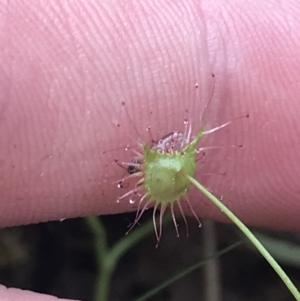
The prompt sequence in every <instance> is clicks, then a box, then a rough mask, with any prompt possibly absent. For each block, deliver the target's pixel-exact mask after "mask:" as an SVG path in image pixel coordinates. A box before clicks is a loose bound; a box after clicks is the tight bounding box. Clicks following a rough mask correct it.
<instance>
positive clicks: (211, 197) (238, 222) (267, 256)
mask: <svg viewBox="0 0 300 301" xmlns="http://www.w3.org/2000/svg"><path fill="white" fill-rule="evenodd" d="M185 176H186V178H187V179H188V180H189V181H190V182H191V183H192V184H193V185H195V186H196V187H197V188H198V189H199V190H200V191H201V192H202V193H203V194H204V195H205V196H206V197H207V198H208V199H209V200H210V201H212V202H213V203H214V204H215V205H216V206H217V207H218V208H219V209H220V210H221V211H222V212H223V213H224V214H225V215H227V217H229V218H230V219H231V221H232V222H233V223H235V224H236V226H237V227H238V228H239V229H240V230H241V231H242V232H243V233H244V234H245V235H246V236H247V237H248V239H249V240H250V241H251V242H252V243H253V245H254V246H255V247H256V248H257V250H258V251H259V252H260V253H261V254H262V256H263V257H264V258H265V259H266V260H267V261H268V262H269V264H270V265H271V266H272V268H273V269H274V270H275V272H276V273H277V274H278V275H279V277H280V278H281V279H282V281H283V282H284V284H285V285H286V286H287V288H288V289H289V290H290V292H291V293H292V295H293V296H294V297H295V299H296V300H297V301H300V293H299V291H298V289H297V288H296V286H295V285H294V284H293V282H292V281H291V280H290V278H289V277H288V275H287V274H286V273H285V272H284V271H283V269H282V268H281V267H280V265H279V264H278V263H277V262H276V261H275V259H274V258H273V257H272V256H271V254H270V253H269V252H268V251H267V250H266V249H265V247H264V246H263V245H262V244H261V243H260V241H259V240H258V239H257V238H256V237H255V236H254V235H253V234H252V232H251V231H250V230H249V229H248V228H247V227H246V226H245V225H244V224H243V223H242V221H241V220H240V219H239V218H238V217H237V216H236V215H234V214H233V213H232V212H231V211H230V210H229V209H228V208H227V207H226V206H225V205H224V204H223V203H222V202H221V201H220V200H218V199H217V198H216V197H215V196H214V195H213V194H212V193H211V192H209V191H208V190H207V189H206V188H205V187H204V186H203V185H201V184H200V183H199V182H198V181H197V180H195V179H194V178H192V177H191V176H189V175H185Z"/></svg>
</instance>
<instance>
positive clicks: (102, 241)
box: [85, 216, 113, 301]
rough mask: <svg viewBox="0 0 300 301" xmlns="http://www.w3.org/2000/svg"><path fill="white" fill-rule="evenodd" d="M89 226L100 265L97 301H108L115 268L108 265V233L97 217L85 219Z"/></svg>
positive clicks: (96, 289) (95, 298)
mask: <svg viewBox="0 0 300 301" xmlns="http://www.w3.org/2000/svg"><path fill="white" fill-rule="evenodd" d="M85 220H86V222H87V224H88V226H89V227H90V229H91V231H92V232H93V234H94V237H95V248H96V255H97V256H96V259H97V265H98V271H99V272H98V274H97V279H96V282H95V283H96V287H95V297H94V300H95V301H107V300H108V295H109V288H110V282H111V276H112V272H113V268H112V267H111V266H110V265H108V264H107V260H106V258H107V254H109V251H108V248H107V240H106V232H105V229H104V226H103V224H102V223H101V221H100V220H99V218H98V217H97V216H89V217H86V218H85Z"/></svg>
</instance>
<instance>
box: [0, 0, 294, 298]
mask: <svg viewBox="0 0 300 301" xmlns="http://www.w3.org/2000/svg"><path fill="white" fill-rule="evenodd" d="M260 2H262V1H233V0H230V1H208V0H203V1H188V0H185V1H179V0H178V1H138V0H132V1H127V0H120V1H111V0H107V1H106V0H102V1H93V0H90V1H86V0H85V1H80V0H77V1H72V0H56V1H54V0H48V1H42V2H41V1H35V0H28V1H0V43H1V46H0V67H1V72H0V83H1V86H0V135H1V136H0V137H1V143H0V200H1V202H0V225H1V226H2V227H6V226H12V225H21V224H29V223H37V222H42V221H48V220H57V219H61V218H71V217H77V216H86V215H91V214H93V215H95V214H112V213H118V212H124V211H130V210H134V208H135V206H132V205H130V204H129V203H128V200H124V201H122V202H120V203H119V204H117V203H116V198H117V196H119V195H120V194H122V193H123V191H121V192H120V190H118V189H116V186H115V185H108V183H109V182H111V181H115V180H116V179H118V178H120V177H122V175H123V174H124V171H123V170H121V169H120V168H119V167H118V166H116V165H115V164H114V163H113V161H114V159H119V160H121V161H122V160H129V159H130V158H131V157H132V154H131V153H128V152H125V150H124V149H125V146H126V145H127V144H131V145H133V144H136V142H137V141H139V139H143V140H147V139H148V140H149V135H148V133H146V131H145V128H146V127H147V125H150V126H151V128H152V134H153V136H154V137H156V138H159V137H162V136H163V135H165V134H167V133H169V132H171V131H173V130H177V129H179V130H182V129H183V120H184V118H186V117H187V118H188V119H189V120H191V122H192V125H193V133H195V132H196V131H197V127H198V126H199V116H201V112H202V111H201V110H202V108H203V106H204V104H205V103H207V101H208V99H209V98H210V95H211V91H212V86H213V80H212V78H211V73H214V74H215V75H216V77H215V89H214V92H215V93H214V95H213V98H212V101H211V103H210V105H209V107H208V109H207V112H206V114H205V120H204V124H205V127H206V128H211V127H214V126H217V125H220V124H222V123H224V122H227V121H229V120H232V119H233V118H235V117H240V116H242V115H245V114H247V113H248V114H250V118H249V119H241V120H238V121H235V122H233V123H232V124H231V125H230V126H229V127H227V128H226V129H224V130H222V131H219V132H217V133H215V134H212V135H210V136H209V137H207V139H206V140H205V141H204V142H203V144H201V146H211V145H214V146H218V145H223V146H224V145H230V144H235V145H239V144H243V146H244V148H243V149H236V148H230V147H223V148H221V149H218V150H215V151H212V152H207V156H206V158H205V162H204V163H203V164H201V165H200V166H201V169H200V170H199V176H198V178H199V180H202V182H203V183H204V184H205V185H206V186H208V187H209V188H210V189H212V190H213V191H215V192H216V193H217V195H219V196H220V195H222V196H223V197H224V202H225V203H226V204H227V205H228V206H230V208H231V209H232V210H233V211H234V212H235V213H236V214H237V215H238V216H240V217H241V219H242V220H243V221H245V222H246V223H247V224H250V225H255V226H263V227H268V228H274V229H278V230H292V231H299V230H300V218H299V216H300V213H299V212H300V185H299V180H298V179H299V177H300V169H299V168H298V165H299V163H300V152H299V128H300V121H299V117H298V115H299V111H300V101H299V91H300V72H299V70H300V52H299V47H300V32H299V28H300V19H299V15H300V4H299V1H291V0H290V1H275V0H270V1H263V3H260ZM195 84H198V86H199V88H198V89H195ZM121 101H124V102H125V103H126V110H127V112H128V115H130V118H129V117H128V115H127V114H125V111H124V108H122V106H121ZM186 110H188V113H186V114H185V113H184V112H185V111H186ZM117 123H119V124H120V127H117V126H116V125H115V124H117ZM134 128H137V129H138V133H137V132H136V131H135V129H134ZM115 148H118V149H117V150H112V149H115ZM107 150H108V151H107ZM104 151H107V152H106V153H105V154H103V152H104ZM223 172H226V175H225V176H218V175H216V174H217V173H223ZM206 173H212V174H213V175H212V176H205V174H206ZM124 192H125V191H124ZM190 199H191V201H192V202H193V207H194V209H195V210H196V212H197V214H198V215H199V216H200V217H210V218H213V219H216V220H224V221H225V219H224V217H223V216H222V214H221V213H220V212H218V210H216V209H215V208H214V207H213V206H212V205H209V203H208V201H206V200H205V199H203V198H201V196H199V195H198V194H193V196H190ZM186 213H187V214H189V210H188V209H186ZM0 296H1V300H15V301H17V300H31V301H32V300H42V301H46V300H49V301H51V300H55V299H56V298H55V297H51V296H41V295H39V294H35V293H31V292H23V291H19V290H15V289H6V288H1V291H0Z"/></svg>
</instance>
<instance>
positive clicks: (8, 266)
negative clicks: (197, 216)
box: [0, 210, 300, 301]
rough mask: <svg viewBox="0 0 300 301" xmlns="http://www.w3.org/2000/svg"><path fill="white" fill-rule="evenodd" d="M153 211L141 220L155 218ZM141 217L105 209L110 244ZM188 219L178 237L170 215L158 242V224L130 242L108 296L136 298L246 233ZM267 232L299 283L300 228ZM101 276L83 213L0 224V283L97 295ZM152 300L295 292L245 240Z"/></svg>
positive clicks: (225, 300)
mask: <svg viewBox="0 0 300 301" xmlns="http://www.w3.org/2000/svg"><path fill="white" fill-rule="evenodd" d="M150 211H151V210H149V212H146V214H145V216H144V217H143V219H142V220H141V222H140V224H141V225H143V223H146V221H147V220H148V219H151V217H152V216H151V212H150ZM134 218H135V213H132V214H121V215H113V216H102V217H100V220H101V222H102V223H103V225H104V227H105V231H106V235H107V242H108V245H109V246H111V245H113V244H115V243H116V242H117V241H118V240H120V239H122V238H124V234H125V232H126V231H127V230H128V225H130V222H132V221H133V220H134ZM188 223H189V229H190V232H189V234H190V235H189V237H188V238H187V237H186V229H185V226H184V223H183V221H182V220H180V222H179V229H180V237H179V238H177V237H176V233H175V229H174V225H173V224H172V223H169V224H167V225H165V226H164V228H163V236H162V240H161V242H160V244H159V246H158V248H155V245H156V238H155V236H154V231H151V234H150V235H149V236H147V237H145V238H144V239H143V240H142V241H141V242H140V243H139V244H138V245H136V246H134V247H133V248H132V249H130V251H129V252H127V253H126V255H125V256H124V257H122V258H121V260H120V261H119V262H118V264H117V268H116V270H115V272H114V274H113V279H112V283H111V286H110V297H109V300H111V301H127V300H128V301H133V300H135V299H136V298H137V297H139V296H141V295H142V294H144V293H145V292H147V291H149V290H150V289H151V288H153V287H155V286H157V285H159V284H161V283H163V282H164V281H166V280H168V279H169V278H170V277H172V276H173V275H175V274H176V273H178V272H180V271H182V270H184V269H185V268H187V267H188V266H190V265H192V264H194V263H196V262H198V261H200V260H201V259H202V258H204V257H205V256H208V255H211V254H212V253H214V252H217V251H218V250H220V249H222V248H225V247H226V246H229V245H231V244H232V243H234V242H236V241H239V240H241V239H243V236H242V235H241V234H240V233H239V231H238V230H237V229H236V227H235V226H233V225H225V224H218V223H213V222H209V221H204V223H203V227H202V228H198V225H197V223H196V221H195V220H194V219H193V218H190V219H188ZM138 227H141V226H137V228H138ZM260 233H263V234H264V235H265V236H266V237H267V238H271V239H272V241H273V242H274V241H275V244H274V245H271V248H273V251H274V252H277V253H278V256H279V257H281V255H282V258H281V259H280V260H281V261H280V263H281V264H282V266H283V268H284V269H285V270H286V272H287V273H288V275H289V276H290V277H291V278H292V280H293V281H294V282H295V284H296V285H297V287H300V263H299V262H300V252H299V253H298V249H299V250H300V235H299V234H295V233H293V234H292V233H277V232H262V231H261V232H260ZM277 243H278V244H279V245H280V248H279V247H278V244H277ZM286 243H288V245H286ZM289 250H291V254H289ZM295 254H296V255H295ZM298 254H299V256H298ZM287 258H288V259H287ZM96 277H97V259H96V252H95V244H94V234H93V233H92V231H91V229H90V228H89V226H88V224H87V223H86V221H85V220H84V219H72V220H65V221H62V222H59V221H57V222H49V223H43V224H38V225H30V226H22V227H16V228H10V229H0V283H2V284H4V285H6V286H8V287H18V288H22V289H28V290H33V291H36V292H41V293H46V294H53V295H56V296H58V297H61V298H74V299H80V300H85V301H92V300H95V299H94V293H95V285H96V284H95V281H96ZM147 300H156V301H167V300H168V301H177V300H178V301H179V300H180V301H181V300H189V301H193V300H203V301H235V300H244V301H254V300H255V301H260V300H261V301H271V300H272V301H283V300H285V301H289V300H294V298H293V297H292V295H291V294H290V293H289V292H288V290H287V288H286V287H285V286H284V284H283V283H282V282H281V280H280V279H279V277H278V276H277V274H275V272H274V271H273V269H272V268H271V267H270V266H269V265H268V263H267V262H266V261H265V259H264V258H262V256H261V255H260V254H258V253H257V251H255V249H254V248H253V247H251V245H250V244H248V243H244V244H242V245H240V246H239V247H237V248H236V249H234V250H232V251H230V252H229V253H227V254H225V255H223V256H222V257H220V258H219V259H217V260H214V261H209V262H208V263H207V265H206V266H205V267H204V268H200V269H197V270H196V271H194V272H193V273H191V274H189V275H188V276H186V277H184V278H183V279H180V280H178V281H177V282H175V283H173V284H172V285H170V286H168V287H167V288H166V289H164V290H162V291H160V292H159V293H158V294H157V295H155V296H154V297H151V298H149V299H147Z"/></svg>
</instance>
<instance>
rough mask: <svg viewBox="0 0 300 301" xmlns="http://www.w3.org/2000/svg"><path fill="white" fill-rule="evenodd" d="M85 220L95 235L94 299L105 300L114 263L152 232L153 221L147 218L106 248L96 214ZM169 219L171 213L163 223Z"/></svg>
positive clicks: (102, 230)
mask: <svg viewBox="0 0 300 301" xmlns="http://www.w3.org/2000/svg"><path fill="white" fill-rule="evenodd" d="M85 220H86V222H87V224H88V226H89V228H90V229H91V231H92V232H93V234H94V237H95V248H96V258H97V265H98V275H97V279H96V287H95V297H94V300H95V301H107V300H108V297H109V289H110V285H111V278H112V274H113V272H114V270H115V266H116V264H117V263H118V261H119V260H120V258H121V257H122V256H123V255H124V254H125V253H126V252H127V251H128V250H129V249H131V248H132V247H133V246H134V245H136V244H137V243H139V242H140V241H141V240H143V239H144V238H145V237H146V236H147V235H149V234H150V233H152V232H153V223H152V220H149V221H148V222H146V223H144V224H143V225H142V226H140V227H139V228H136V229H135V230H133V231H132V232H131V233H130V235H128V236H126V237H124V238H122V239H120V240H119V241H118V242H117V243H116V244H115V245H114V246H113V247H111V248H108V246H107V240H106V232H105V228H104V226H103V224H102V223H101V221H100V219H99V218H98V217H97V216H89V217H86V218H85ZM169 221H171V215H169V216H167V218H166V219H165V220H164V224H165V223H168V222H169Z"/></svg>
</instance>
